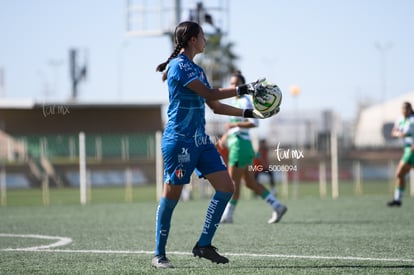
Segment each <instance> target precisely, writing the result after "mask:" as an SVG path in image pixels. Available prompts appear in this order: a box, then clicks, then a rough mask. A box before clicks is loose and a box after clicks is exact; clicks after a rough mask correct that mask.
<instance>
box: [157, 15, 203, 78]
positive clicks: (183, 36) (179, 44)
mask: <svg viewBox="0 0 414 275" xmlns="http://www.w3.org/2000/svg"><path fill="white" fill-rule="evenodd" d="M200 31H201V27H200V25H199V24H197V23H196V22H191V21H185V22H181V23H180V24H178V25H177V27H176V28H175V32H174V42H175V45H176V46H175V48H174V51H173V53H172V54H171V55H170V57H168V59H167V61H165V62H163V63H161V64H159V65H158V66H157V68H156V71H157V72H164V71H165V68H167V65H168V63H170V61H171V59H173V58H175V57H177V56H178V54H179V53H180V51H181V49H182V48H185V47H187V46H188V41H190V39H191V38H192V37H197V36H198V34H199V33H200ZM164 77H165V76H163V80H165V79H164Z"/></svg>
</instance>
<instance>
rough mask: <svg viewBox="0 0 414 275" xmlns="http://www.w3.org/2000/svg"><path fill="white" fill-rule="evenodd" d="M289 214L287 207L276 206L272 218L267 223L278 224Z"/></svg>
mask: <svg viewBox="0 0 414 275" xmlns="http://www.w3.org/2000/svg"><path fill="white" fill-rule="evenodd" d="M286 212H287V207H286V206H284V205H283V204H279V205H278V206H276V209H275V211H273V214H272V217H271V218H270V219H269V220H268V221H267V223H277V222H279V221H280V220H281V219H282V217H283V215H285V213H286Z"/></svg>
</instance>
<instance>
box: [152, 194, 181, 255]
mask: <svg viewBox="0 0 414 275" xmlns="http://www.w3.org/2000/svg"><path fill="white" fill-rule="evenodd" d="M177 203H178V201H176V200H170V199H167V198H161V200H160V204H159V205H158V209H157V216H156V217H157V221H156V228H155V252H154V255H156V256H157V255H165V246H166V245H167V240H168V234H169V233H170V226H171V217H172V214H173V211H174V208H175V206H176V205H177Z"/></svg>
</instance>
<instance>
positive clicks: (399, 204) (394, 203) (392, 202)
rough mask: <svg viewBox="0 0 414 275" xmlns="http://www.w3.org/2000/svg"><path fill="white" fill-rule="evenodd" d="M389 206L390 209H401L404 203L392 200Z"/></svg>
mask: <svg viewBox="0 0 414 275" xmlns="http://www.w3.org/2000/svg"><path fill="white" fill-rule="evenodd" d="M387 205H388V206H389V207H394V206H396V207H400V206H401V205H402V202H401V201H397V200H392V201H390V202H388V203H387Z"/></svg>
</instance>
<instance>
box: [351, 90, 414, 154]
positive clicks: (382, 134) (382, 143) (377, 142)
mask: <svg viewBox="0 0 414 275" xmlns="http://www.w3.org/2000/svg"><path fill="white" fill-rule="evenodd" d="M405 101H408V102H410V103H412V104H414V92H409V93H406V94H403V95H401V96H398V97H395V98H392V99H390V100H388V101H386V102H384V103H380V104H375V105H372V106H370V107H367V108H365V109H363V110H362V111H361V112H360V114H359V116H358V119H357V121H356V125H355V137H354V145H355V146H356V147H386V146H387V147H395V146H400V145H401V141H400V140H398V139H393V138H391V135H390V132H391V129H392V127H393V126H394V123H395V121H396V120H397V119H398V118H399V117H400V116H401V115H402V114H401V107H402V104H403V102H405Z"/></svg>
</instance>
